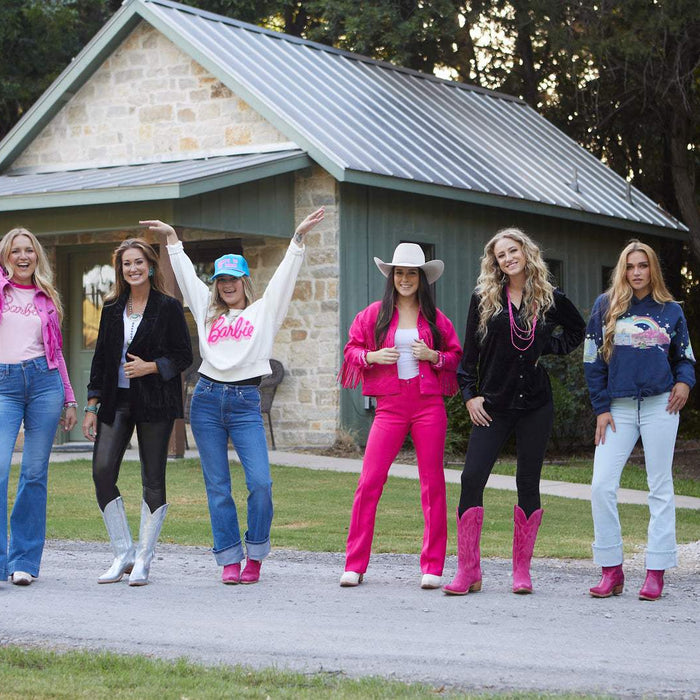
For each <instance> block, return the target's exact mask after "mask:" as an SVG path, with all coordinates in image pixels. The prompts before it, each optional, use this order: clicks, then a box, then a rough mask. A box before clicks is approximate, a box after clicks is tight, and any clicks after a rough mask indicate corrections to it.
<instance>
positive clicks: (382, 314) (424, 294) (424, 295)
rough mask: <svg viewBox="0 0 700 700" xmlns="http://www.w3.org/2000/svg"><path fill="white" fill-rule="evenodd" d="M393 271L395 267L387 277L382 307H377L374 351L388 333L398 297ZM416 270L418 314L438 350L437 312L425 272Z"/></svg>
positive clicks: (439, 338)
mask: <svg viewBox="0 0 700 700" xmlns="http://www.w3.org/2000/svg"><path fill="white" fill-rule="evenodd" d="M395 269H396V268H395V267H392V268H391V273H390V274H389V275H387V278H386V286H385V287H384V296H383V297H382V305H381V306H380V307H379V315H378V316H377V321H376V323H375V324H374V344H375V348H376V349H379V348H380V347H381V346H382V343H383V342H384V339H385V338H386V334H387V332H388V331H389V324H390V323H391V319H392V318H393V316H394V307H395V306H396V297H397V296H398V292H397V291H396V285H395V284H394V270H395ZM416 269H417V270H418V305H419V306H420V312H421V313H422V314H423V318H425V320H426V321H427V322H428V326H429V327H430V332H431V334H432V336H433V349H434V350H440V349H442V335H441V333H440V330H439V329H438V327H437V324H436V318H437V311H436V309H435V302H434V301H433V295H432V294H431V293H430V284H428V278H427V277H426V276H425V272H423V270H421V269H420V267H419V268H416Z"/></svg>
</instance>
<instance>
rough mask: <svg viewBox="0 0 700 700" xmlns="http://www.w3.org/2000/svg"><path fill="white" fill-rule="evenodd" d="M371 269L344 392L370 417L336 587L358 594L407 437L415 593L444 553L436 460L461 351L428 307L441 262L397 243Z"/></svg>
mask: <svg viewBox="0 0 700 700" xmlns="http://www.w3.org/2000/svg"><path fill="white" fill-rule="evenodd" d="M374 262H375V263H376V264H377V267H378V268H379V270H380V271H381V272H382V274H383V275H384V276H385V277H386V278H387V284H386V288H385V291H384V297H383V299H382V301H377V302H374V303H373V304H370V305H369V306H368V307H367V308H366V309H364V311H361V312H360V313H359V314H358V315H357V316H356V318H355V320H354V321H353V323H352V326H351V327H350V333H349V340H348V343H347V345H346V346H345V351H344V360H345V361H344V363H343V368H342V370H341V383H342V385H343V386H345V387H355V386H357V385H358V384H359V383H360V381H361V382H362V393H363V394H364V395H365V396H374V397H376V400H377V409H376V414H375V418H374V422H373V424H372V428H371V430H370V433H369V437H368V439H367V447H366V448H365V457H364V461H363V464H362V474H361V476H360V480H359V483H358V486H357V491H356V492H355V500H354V502H353V506H352V515H351V518H350V529H349V532H348V541H347V550H346V559H345V572H344V573H343V575H342V576H341V579H340V585H341V586H357V585H358V584H359V583H361V582H362V578H363V575H364V573H365V571H366V570H367V565H368V563H369V558H370V552H371V549H372V537H373V535H374V521H375V516H376V512H377V505H378V503H379V499H380V497H381V495H382V490H383V488H384V484H385V483H386V479H387V475H388V473H389V468H390V467H391V464H392V462H393V461H394V459H395V458H396V455H397V454H398V452H399V450H400V449H401V446H402V445H403V442H404V440H405V438H406V435H407V434H408V433H409V431H410V433H411V437H412V439H413V444H414V445H415V448H416V457H417V459H418V475H419V478H420V485H421V504H422V506H423V516H424V519H425V530H424V533H423V548H422V551H421V557H420V566H421V572H422V574H423V576H422V579H421V587H422V588H438V587H439V586H440V577H441V576H442V568H443V565H444V562H445V550H446V547H447V506H446V498H445V475H444V472H443V453H444V448H445V432H446V430H447V415H446V413H445V404H444V401H443V396H445V395H450V394H454V393H456V391H457V380H456V369H457V365H458V363H459V360H460V357H461V346H460V343H459V339H458V338H457V334H456V333H455V330H454V327H453V326H452V323H451V322H450V320H449V319H448V318H447V316H445V315H444V314H443V313H442V312H440V311H439V310H438V309H436V308H435V303H434V301H433V298H432V296H431V292H430V285H431V284H433V283H434V282H435V281H436V280H437V279H438V278H439V277H440V275H441V274H442V271H443V269H444V264H443V262H442V261H441V260H431V261H430V262H426V261H425V255H424V254H423V251H422V249H421V247H420V246H419V245H417V244H415V243H401V244H399V245H398V246H397V247H396V250H395V251H394V257H393V259H392V262H390V263H385V262H383V261H381V260H380V259H379V258H374Z"/></svg>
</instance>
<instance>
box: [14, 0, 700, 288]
mask: <svg viewBox="0 0 700 700" xmlns="http://www.w3.org/2000/svg"><path fill="white" fill-rule="evenodd" d="M184 1H185V3H186V4H189V5H193V6H197V7H199V8H201V9H203V10H207V11H210V12H215V13H218V14H223V15H227V16H230V17H235V18H237V19H239V20H242V21H246V22H251V23H255V24H261V25H263V26H266V27H268V28H273V29H278V30H280V31H284V32H286V33H289V34H293V35H295V36H301V37H305V38H308V39H311V40H314V41H319V42H322V43H326V44H329V45H333V46H336V47H339V48H343V49H348V50H351V51H356V52H358V53H361V54H365V55H369V56H372V57H374V58H377V59H380V60H384V61H391V62H394V63H397V64H400V65H403V66H406V67H409V68H413V69H416V70H420V71H425V72H428V73H432V72H435V73H437V74H438V75H442V76H446V77H450V78H452V79H454V80H460V81H466V82H471V83H474V84H477V85H479V86H482V87H487V88H492V89H497V90H502V91H504V92H507V93H509V94H514V95H518V96H520V97H522V98H523V99H524V100H526V101H527V102H528V103H529V104H530V105H532V106H533V107H534V108H535V109H537V110H538V111H539V112H540V113H542V114H543V115H544V116H545V117H546V118H547V119H549V120H550V121H551V122H553V123H554V124H555V125H556V126H558V127H559V128H561V129H562V130H564V131H565V132H566V133H567V134H569V135H570V136H571V137H572V138H574V139H575V140H576V141H578V142H579V143H580V144H582V145H583V146H584V147H585V148H587V149H588V150H590V151H591V152H592V153H594V154H595V155H596V156H598V157H599V158H602V159H603V160H604V161H605V162H607V164H608V165H609V166H610V167H612V168H613V169H614V170H615V171H617V172H618V173H620V174H621V175H623V176H624V177H627V178H628V179H629V180H630V181H632V182H633V183H634V184H635V185H636V186H638V187H639V188H640V189H641V190H642V191H643V192H645V193H646V194H647V195H648V196H650V197H651V198H652V199H654V200H655V201H657V202H658V203H659V205H660V206H661V207H662V208H663V209H665V210H667V211H669V212H670V213H672V214H673V215H675V216H677V217H680V218H681V219H682V220H683V221H684V222H685V223H686V224H687V225H688V226H689V227H690V229H691V235H690V237H689V244H690V247H691V249H692V251H693V253H694V255H695V259H696V261H700V210H699V209H698V199H697V187H696V173H697V166H698V150H697V147H698V142H699V141H700V139H699V136H700V116H699V115H700V3H699V2H698V1H697V0H596V1H595V2H591V0H431V2H425V0H184ZM119 5H120V0H51V1H48V2H47V1H41V0H3V2H2V4H0V47H1V48H0V51H1V52H2V53H1V55H0V136H2V135H4V134H5V133H6V132H7V131H8V130H9V128H11V126H12V125H13V124H14V123H15V122H16V121H17V120H18V119H19V118H20V117H21V115H22V114H23V113H24V111H25V110H26V109H27V108H28V107H29V106H30V105H31V104H32V103H33V102H34V100H36V99H37V98H38V97H39V95H40V94H41V93H42V91H43V90H44V89H45V88H46V87H47V86H48V85H49V84H50V83H51V81H52V80H53V79H54V78H55V77H56V76H57V75H58V73H59V72H60V71H61V70H62V69H63V67H64V66H65V65H67V63H68V62H69V61H70V59H71V58H72V57H73V56H74V55H75V54H76V53H78V51H79V50H80V48H82V46H83V45H84V44H85V43H86V42H87V40H88V39H89V38H90V37H91V36H92V35H93V34H94V33H95V32H96V31H97V30H98V29H99V27H100V26H102V24H104V22H105V21H106V19H107V18H108V17H109V15H110V14H111V13H112V12H114V11H115V10H116V9H118V7H119ZM670 252H671V248H669V254H670ZM676 258H677V259H676V260H675V261H674V267H675V269H676V270H679V269H680V266H681V264H682V260H681V259H680V257H679V256H678V255H677V253H676ZM679 284H680V282H679V280H676V281H675V283H674V284H673V286H674V287H675V288H676V289H678V287H679Z"/></svg>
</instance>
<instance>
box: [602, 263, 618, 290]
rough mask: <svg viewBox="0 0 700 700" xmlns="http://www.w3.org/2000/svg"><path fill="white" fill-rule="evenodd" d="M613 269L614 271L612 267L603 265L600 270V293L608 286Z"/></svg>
mask: <svg viewBox="0 0 700 700" xmlns="http://www.w3.org/2000/svg"><path fill="white" fill-rule="evenodd" d="M614 269H615V266H614V265H613V266H612V267H610V266H608V265H603V267H601V268H600V270H601V279H602V284H601V286H600V291H601V292H604V291H605V290H606V289H607V288H608V287H609V286H610V282H611V278H612V273H613V270H614Z"/></svg>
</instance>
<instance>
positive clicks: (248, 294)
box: [207, 275, 255, 323]
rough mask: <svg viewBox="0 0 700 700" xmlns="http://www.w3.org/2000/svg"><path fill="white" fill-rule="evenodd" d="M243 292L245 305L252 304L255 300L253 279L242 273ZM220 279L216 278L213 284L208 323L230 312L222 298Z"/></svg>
mask: <svg viewBox="0 0 700 700" xmlns="http://www.w3.org/2000/svg"><path fill="white" fill-rule="evenodd" d="M241 279H242V280H243V294H244V296H245V305H246V306H250V305H251V304H252V303H253V302H254V301H255V287H254V286H253V280H252V279H250V276H249V275H242V276H241ZM218 281H219V280H218V279H215V280H214V281H213V282H212V285H211V301H210V302H209V311H208V312H207V323H211V322H212V321H214V320H215V319H217V318H219V317H220V316H222V315H223V314H227V313H228V304H226V302H225V301H224V300H223V299H222V298H221V294H219V285H218Z"/></svg>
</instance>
